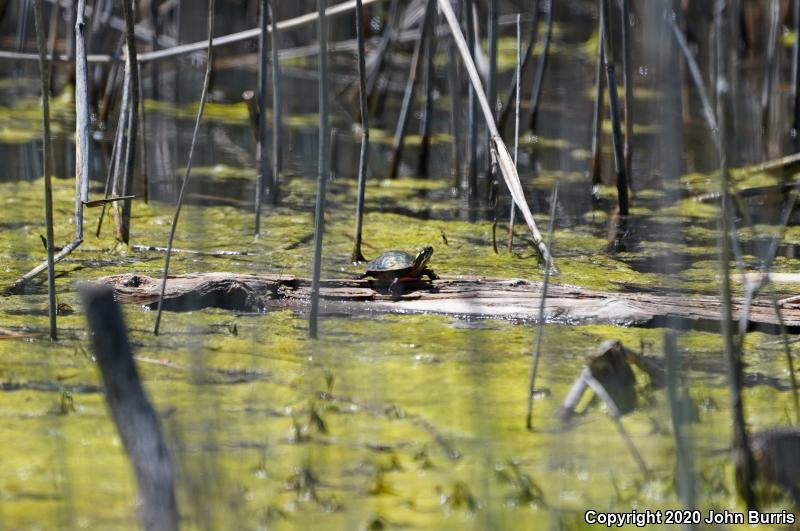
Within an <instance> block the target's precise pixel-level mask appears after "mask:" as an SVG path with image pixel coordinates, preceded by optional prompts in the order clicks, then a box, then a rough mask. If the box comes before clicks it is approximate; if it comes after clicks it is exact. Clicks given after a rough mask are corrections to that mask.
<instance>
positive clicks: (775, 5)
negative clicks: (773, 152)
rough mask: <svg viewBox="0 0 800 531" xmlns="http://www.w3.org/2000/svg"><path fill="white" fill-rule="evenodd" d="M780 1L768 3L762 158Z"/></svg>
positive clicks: (765, 149)
mask: <svg viewBox="0 0 800 531" xmlns="http://www.w3.org/2000/svg"><path fill="white" fill-rule="evenodd" d="M782 4H783V2H782V1H781V0H771V1H770V20H769V36H768V37H767V39H768V40H767V61H766V64H765V65H764V84H763V85H762V86H761V127H762V132H761V138H762V141H763V145H762V151H763V153H764V157H765V158H766V157H768V156H769V140H770V138H769V137H770V130H769V108H770V96H771V95H772V87H773V85H774V82H775V75H776V73H777V72H776V70H777V64H778V61H777V58H776V51H777V47H778V28H779V26H780V24H781V19H782V14H781V6H782Z"/></svg>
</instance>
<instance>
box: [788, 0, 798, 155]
mask: <svg viewBox="0 0 800 531" xmlns="http://www.w3.org/2000/svg"><path fill="white" fill-rule="evenodd" d="M792 23H793V24H794V44H793V45H792V101H793V102H794V109H793V112H792V130H791V132H790V133H791V137H792V143H793V144H794V150H795V151H800V38H798V36H800V0H792Z"/></svg>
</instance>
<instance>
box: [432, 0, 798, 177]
mask: <svg viewBox="0 0 800 531" xmlns="http://www.w3.org/2000/svg"><path fill="white" fill-rule="evenodd" d="M798 1H800V0H798ZM447 48H448V52H449V57H448V60H447V89H448V91H449V92H450V134H451V135H452V137H453V138H452V143H451V145H450V157H451V160H450V168H451V171H452V172H453V174H452V177H453V190H454V191H456V192H458V191H459V190H460V189H461V155H460V153H461V135H460V134H459V133H460V131H461V119H460V118H461V83H460V76H459V75H458V63H457V62H456V61H457V59H456V57H457V53H456V45H455V42H454V41H453V40H451V41H450V43H449V44H448V47H447Z"/></svg>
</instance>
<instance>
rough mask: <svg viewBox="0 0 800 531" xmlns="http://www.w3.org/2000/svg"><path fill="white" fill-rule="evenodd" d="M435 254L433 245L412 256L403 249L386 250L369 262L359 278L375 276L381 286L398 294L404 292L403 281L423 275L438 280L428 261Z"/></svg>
mask: <svg viewBox="0 0 800 531" xmlns="http://www.w3.org/2000/svg"><path fill="white" fill-rule="evenodd" d="M431 256H433V247H431V246H430V245H428V246H426V247H424V248H423V249H422V250H421V251H420V252H418V253H417V256H411V255H410V254H408V253H406V252H403V251H386V252H385V253H383V254H382V255H380V256H379V257H378V258H376V259H375V260H373V261H372V262H370V263H369V264H367V271H366V272H365V273H364V274H363V275H361V276H360V277H359V278H367V277H373V278H375V279H376V280H377V283H378V285H379V286H388V287H389V290H390V291H391V292H392V293H393V294H394V295H395V296H398V295H400V293H401V292H402V283H403V282H413V281H415V280H419V279H420V278H422V277H423V276H426V277H428V278H430V279H431V280H436V279H437V278H439V277H438V276H437V275H436V273H434V272H433V270H432V269H429V268H428V267H427V266H428V262H429V261H430V259H431Z"/></svg>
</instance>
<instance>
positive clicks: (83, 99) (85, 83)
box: [75, 0, 91, 240]
mask: <svg viewBox="0 0 800 531" xmlns="http://www.w3.org/2000/svg"><path fill="white" fill-rule="evenodd" d="M85 8H86V1H85V0H78V12H77V16H76V20H75V238H76V239H78V240H82V239H83V203H85V202H86V201H88V200H89V166H90V161H91V158H90V157H91V155H90V153H91V151H90V149H91V146H90V142H89V76H88V73H87V71H88V68H89V67H88V64H87V63H86V33H85V32H86V25H85V24H84V21H83V14H84V11H85Z"/></svg>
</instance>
